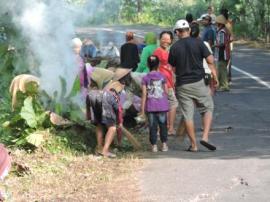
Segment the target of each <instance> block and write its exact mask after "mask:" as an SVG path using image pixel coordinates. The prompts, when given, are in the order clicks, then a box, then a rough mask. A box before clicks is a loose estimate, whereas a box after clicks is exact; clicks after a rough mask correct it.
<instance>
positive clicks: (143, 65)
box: [136, 32, 157, 73]
mask: <svg viewBox="0 0 270 202" xmlns="http://www.w3.org/2000/svg"><path fill="white" fill-rule="evenodd" d="M144 40H145V43H146V46H145V47H144V48H143V51H142V54H141V57H140V63H139V65H138V68H137V69H136V72H143V73H147V72H149V68H148V67H147V58H148V57H149V56H150V55H152V54H153V52H154V51H155V50H156V48H157V37H156V34H155V33H154V32H148V33H147V34H146V35H145V37H144Z"/></svg>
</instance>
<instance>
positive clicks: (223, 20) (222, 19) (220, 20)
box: [216, 15, 227, 25]
mask: <svg viewBox="0 0 270 202" xmlns="http://www.w3.org/2000/svg"><path fill="white" fill-rule="evenodd" d="M216 23H219V24H223V25H226V23H227V20H226V18H225V17H224V16H223V15H219V16H217V17H216Z"/></svg>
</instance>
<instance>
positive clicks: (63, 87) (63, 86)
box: [59, 76, 67, 99]
mask: <svg viewBox="0 0 270 202" xmlns="http://www.w3.org/2000/svg"><path fill="white" fill-rule="evenodd" d="M59 78H60V83H61V94H60V99H64V97H65V95H66V93H67V82H66V80H65V79H64V78H63V77H62V76H59Z"/></svg>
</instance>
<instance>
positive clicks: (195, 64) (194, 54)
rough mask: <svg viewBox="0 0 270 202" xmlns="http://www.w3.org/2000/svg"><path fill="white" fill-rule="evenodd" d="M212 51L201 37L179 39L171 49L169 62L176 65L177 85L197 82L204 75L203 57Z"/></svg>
mask: <svg viewBox="0 0 270 202" xmlns="http://www.w3.org/2000/svg"><path fill="white" fill-rule="evenodd" d="M210 54H211V53H210V51H209V50H208V48H207V47H206V46H205V44H204V43H203V41H202V40H201V39H197V38H192V37H187V38H183V39H179V40H178V41H177V42H176V43H175V44H173V46H172V47H171V49H170V53H169V63H170V64H171V65H172V66H173V67H175V75H176V86H181V85H183V84H189V83H195V82H197V81H200V80H201V79H202V78H203V76H204V68H203V59H204V58H207V57H208V56H209V55H210Z"/></svg>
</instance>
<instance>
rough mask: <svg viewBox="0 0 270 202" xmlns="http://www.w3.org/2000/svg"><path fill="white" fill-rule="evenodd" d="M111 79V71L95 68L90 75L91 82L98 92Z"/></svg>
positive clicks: (112, 73) (112, 74)
mask: <svg viewBox="0 0 270 202" xmlns="http://www.w3.org/2000/svg"><path fill="white" fill-rule="evenodd" d="M113 77H114V72H113V71H111V70H108V69H103V68H98V67H96V68H94V71H93V73H92V75H91V80H92V81H94V83H95V84H96V85H97V88H98V89H99V90H102V89H103V88H104V87H105V86H106V85H107V84H108V83H109V81H111V80H112V79H113Z"/></svg>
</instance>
